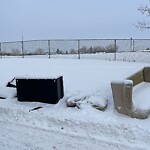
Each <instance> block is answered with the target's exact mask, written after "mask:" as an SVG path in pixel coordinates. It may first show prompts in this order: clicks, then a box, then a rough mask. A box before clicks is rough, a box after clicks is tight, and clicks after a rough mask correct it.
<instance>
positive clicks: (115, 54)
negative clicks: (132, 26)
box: [114, 39, 117, 60]
mask: <svg viewBox="0 0 150 150" xmlns="http://www.w3.org/2000/svg"><path fill="white" fill-rule="evenodd" d="M114 42H115V53H114V60H116V59H117V41H116V39H115V41H114Z"/></svg>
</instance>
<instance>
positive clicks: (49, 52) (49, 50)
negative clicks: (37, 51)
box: [48, 40, 51, 58]
mask: <svg viewBox="0 0 150 150" xmlns="http://www.w3.org/2000/svg"><path fill="white" fill-rule="evenodd" d="M48 55H49V58H50V57H51V45H50V40H48Z"/></svg>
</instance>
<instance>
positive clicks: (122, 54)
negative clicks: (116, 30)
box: [0, 38, 150, 61]
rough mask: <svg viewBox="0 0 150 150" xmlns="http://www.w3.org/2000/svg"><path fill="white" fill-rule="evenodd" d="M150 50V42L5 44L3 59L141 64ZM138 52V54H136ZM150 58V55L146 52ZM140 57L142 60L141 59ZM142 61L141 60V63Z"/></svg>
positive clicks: (1, 45)
mask: <svg viewBox="0 0 150 150" xmlns="http://www.w3.org/2000/svg"><path fill="white" fill-rule="evenodd" d="M149 51H150V39H132V38H131V39H75V40H31V41H16V42H1V43H0V57H1V58H2V57H8V56H17V57H31V56H34V57H35V56H39V57H42V56H46V57H48V58H50V57H56V56H57V57H62V56H63V57H65V58H67V57H74V58H78V59H80V58H97V59H109V60H124V61H125V60H129V61H138V60H134V59H131V58H133V57H134V58H135V56H136V55H139V54H140V55H145V53H143V52H149ZM135 52H136V53H135ZM146 56H149V53H146V55H145V56H144V57H146ZM139 58H140V57H139ZM140 61H141V60H140Z"/></svg>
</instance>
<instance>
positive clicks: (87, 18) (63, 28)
mask: <svg viewBox="0 0 150 150" xmlns="http://www.w3.org/2000/svg"><path fill="white" fill-rule="evenodd" d="M0 2H1V3H0V5H1V7H0V41H1V42H3V41H16V40H17V41H18V40H21V35H22V33H23V37H24V40H33V39H78V38H79V39H82V38H86V39H87V38H102V39H103V38H105V39H106V38H108V39H111V38H131V37H132V38H150V30H145V31H140V30H139V29H137V28H136V27H135V26H134V24H136V23H137V21H138V20H141V19H142V18H143V16H142V15H141V13H140V12H139V11H138V10H137V9H138V7H140V5H141V4H143V5H144V4H146V3H149V1H148V0H0ZM147 19H150V17H149V18H147Z"/></svg>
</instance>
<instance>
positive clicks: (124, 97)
mask: <svg viewBox="0 0 150 150" xmlns="http://www.w3.org/2000/svg"><path fill="white" fill-rule="evenodd" d="M141 82H150V67H144V68H143V69H142V70H140V71H138V72H136V73H135V74H133V75H131V76H130V77H128V78H127V79H125V80H122V81H112V82H111V88H112V94H113V100H114V106H115V109H116V110H117V112H119V113H121V114H125V115H128V116H130V117H133V118H138V119H145V118H147V117H148V116H149V114H150V110H141V109H138V108H134V105H133V101H132V92H133V88H134V86H136V85H137V84H140V83H141Z"/></svg>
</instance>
